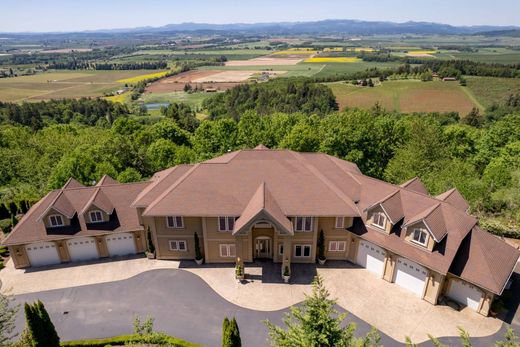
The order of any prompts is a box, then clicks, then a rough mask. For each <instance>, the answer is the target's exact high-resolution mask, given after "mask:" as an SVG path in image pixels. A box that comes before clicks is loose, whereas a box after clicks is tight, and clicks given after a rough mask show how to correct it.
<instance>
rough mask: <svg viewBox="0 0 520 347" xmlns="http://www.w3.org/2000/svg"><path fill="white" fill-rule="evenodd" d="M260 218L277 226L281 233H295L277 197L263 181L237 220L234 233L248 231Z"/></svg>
mask: <svg viewBox="0 0 520 347" xmlns="http://www.w3.org/2000/svg"><path fill="white" fill-rule="evenodd" d="M259 220H263V221H268V222H270V223H272V224H274V226H275V227H276V229H277V230H278V232H279V233H281V234H288V235H293V234H294V232H293V229H292V223H291V221H290V220H289V219H288V218H287V217H286V216H285V214H284V212H283V211H282V209H281V208H280V206H279V205H278V203H277V202H276V199H275V198H274V196H273V195H272V194H271V192H270V191H269V190H268V189H267V185H266V183H265V182H262V183H261V184H260V186H259V187H258V189H257V190H256V192H255V193H254V194H253V196H252V197H251V200H249V203H248V204H247V206H246V207H245V209H244V211H243V212H242V214H241V215H240V218H238V219H237V220H236V221H235V230H234V231H233V235H237V234H243V233H245V232H248V231H249V229H250V228H251V226H252V225H253V224H255V223H256V222H258V221H259Z"/></svg>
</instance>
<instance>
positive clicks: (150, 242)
mask: <svg viewBox="0 0 520 347" xmlns="http://www.w3.org/2000/svg"><path fill="white" fill-rule="evenodd" d="M146 237H147V239H148V252H150V253H154V252H155V246H154V244H153V240H152V233H151V232H150V229H148V232H147V234H146Z"/></svg>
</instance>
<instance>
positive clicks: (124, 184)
mask: <svg viewBox="0 0 520 347" xmlns="http://www.w3.org/2000/svg"><path fill="white" fill-rule="evenodd" d="M147 182H149V181H138V182H127V183H121V182H118V183H116V184H106V185H103V187H107V186H108V187H113V186H117V185H120V186H126V185H131V184H143V183H147ZM99 187H102V186H95V185H94V186H83V187H75V188H67V189H62V188H57V189H53V190H51V192H52V191H56V190H60V191H67V192H69V191H71V190H80V189H95V188H99Z"/></svg>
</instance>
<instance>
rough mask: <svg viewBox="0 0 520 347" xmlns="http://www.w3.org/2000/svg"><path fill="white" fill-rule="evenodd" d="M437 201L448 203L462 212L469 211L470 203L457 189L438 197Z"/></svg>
mask: <svg viewBox="0 0 520 347" xmlns="http://www.w3.org/2000/svg"><path fill="white" fill-rule="evenodd" d="M437 199H439V200H442V201H446V202H447V203H449V204H451V205H453V206H455V207H457V208H459V209H460V210H462V211H467V210H468V209H469V204H468V202H467V201H466V199H464V197H463V196H462V194H461V193H460V192H459V191H458V190H457V188H453V189H450V190H448V191H446V192H444V193H442V194H439V195H437Z"/></svg>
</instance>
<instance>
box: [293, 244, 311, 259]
mask: <svg viewBox="0 0 520 347" xmlns="http://www.w3.org/2000/svg"><path fill="white" fill-rule="evenodd" d="M294 256H295V257H297V258H308V257H310V256H311V245H295V246H294Z"/></svg>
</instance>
